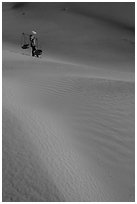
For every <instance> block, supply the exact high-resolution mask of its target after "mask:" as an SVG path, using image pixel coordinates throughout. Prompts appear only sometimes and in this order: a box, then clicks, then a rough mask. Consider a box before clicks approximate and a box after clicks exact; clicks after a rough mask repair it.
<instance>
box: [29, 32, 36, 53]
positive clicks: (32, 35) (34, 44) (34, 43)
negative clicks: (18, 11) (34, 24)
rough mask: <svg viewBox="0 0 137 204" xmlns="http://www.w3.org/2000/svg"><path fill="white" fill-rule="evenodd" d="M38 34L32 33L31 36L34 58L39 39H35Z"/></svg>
mask: <svg viewBox="0 0 137 204" xmlns="http://www.w3.org/2000/svg"><path fill="white" fill-rule="evenodd" d="M36 34H37V33H36V32H35V31H32V34H31V35H30V46H31V48H32V56H33V57H34V56H35V51H36V49H37V47H36V46H37V38H36V37H35V35H36Z"/></svg>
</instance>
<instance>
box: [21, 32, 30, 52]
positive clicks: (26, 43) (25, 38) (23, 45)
mask: <svg viewBox="0 0 137 204" xmlns="http://www.w3.org/2000/svg"><path fill="white" fill-rule="evenodd" d="M29 47H30V43H29V35H28V34H25V33H22V36H21V48H22V49H28V48H29Z"/></svg>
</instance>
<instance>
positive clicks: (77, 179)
mask: <svg viewBox="0 0 137 204" xmlns="http://www.w3.org/2000/svg"><path fill="white" fill-rule="evenodd" d="M30 8H32V13H33V10H34V11H35V9H36V7H35V6H32V7H31V6H30V5H29V7H27V8H26V11H29V9H30ZM52 9H53V8H52ZM52 9H51V11H52ZM53 11H54V15H55V16H56V15H57V16H58V18H56V23H57V22H58V26H59V25H60V26H63V25H64V26H65V25H66V24H63V21H60V20H61V16H62V15H67V17H66V20H67V21H68V22H69V21H70V22H71V19H73V20H75V21H76V22H78V19H80V21H81V19H82V26H84V23H87V24H85V27H82V28H80V27H79V28H80V29H81V30H83V29H84V28H85V29H86V31H87V30H88V25H89V24H88V23H89V22H88V21H89V19H88V20H87V19H86V17H84V16H83V14H82V16H80V14H78V16H77V15H76V14H75V15H76V16H75V15H74V13H73V12H72V13H71V12H70V13H69V14H68V13H67V14H64V13H63V14H62V11H60V10H59V11H58V7H56V6H55V8H54V9H53ZM53 11H52V12H53ZM5 12H7V14H8V15H9V16H11V17H12V18H13V19H12V18H9V21H6V19H7V16H6V15H5V14H6V13H4V14H3V15H4V20H5V21H4V26H5V27H4V28H3V33H4V45H3V178H2V179H3V201H28V202H29V201H104V202H105V201H134V199H135V198H134V189H135V186H134V179H135V178H134V173H135V172H134V141H135V138H134V134H135V133H134V126H135V125H134V62H133V59H134V48H133V47H132V46H131V44H127V43H125V44H124V43H123V42H122V44H121V45H118V44H117V45H116V46H114V44H115V43H114V42H115V41H114V39H112V42H113V43H112V44H111V46H110V44H109V43H110V42H109V41H107V39H106V41H105V42H106V43H107V44H106V45H104V47H105V51H104V54H103V51H101V49H100V48H101V47H100V46H99V45H96V53H97V52H99V50H100V53H99V58H98V61H97V62H96V60H95V61H94V60H93V63H92V60H91V59H90V57H89V58H88V57H87V56H86V53H87V49H88V51H90V52H91V53H93V52H94V51H93V50H92V49H93V48H92V46H91V47H88V48H87V49H86V44H85V41H84V40H83V41H82V44H83V45H82V46H83V49H84V51H83V52H82V53H80V52H79V51H78V50H77V51H78V53H79V56H80V58H79V57H77V56H76V58H75V56H72V55H73V54H72V53H71V52H72V50H71V51H69V49H70V48H69V49H68V50H67V52H69V55H68V53H67V55H65V49H64V48H59V50H58V51H57V50H56V52H54V51H53V50H54V46H53V50H52V49H51V50H50V51H49V53H48V54H47V55H45V54H44V55H43V58H42V59H36V58H31V57H30V56H27V55H22V51H19V49H18V47H17V45H16V43H15V42H14V39H15V37H16V35H17V33H16V32H15V31H14V29H13V28H12V29H13V30H12V29H11V33H12V35H11V36H10V37H11V38H12V39H9V38H8V34H6V31H7V30H8V29H10V28H9V27H8V26H7V25H9V23H11V22H10V21H13V20H14V21H15V19H16V18H15V17H16V15H17V13H18V12H19V10H18V9H17V10H15V11H14V10H8V11H5ZM14 15H15V16H14ZM29 15H30V13H29ZM38 15H40V12H39V13H38ZM45 15H47V16H48V17H49V16H50V15H51V14H50V13H48V12H47V13H46V14H45ZM68 15H69V16H68ZM25 18H27V17H25ZM21 19H22V17H21V18H18V19H17V20H16V26H17V28H18V31H19V30H20V29H21V27H20V24H19V22H21V21H22V20H21ZM51 19H52V17H51ZM54 20H55V19H54V18H53V19H52V29H53V30H54V29H56V25H57V24H56V23H55V24H53V22H54ZM14 21H13V22H14ZM37 21H39V18H38V20H37ZM39 22H40V21H39ZM43 22H44V20H43V21H41V26H42V25H44V24H43ZM46 22H49V25H48V26H49V27H48V28H49V30H50V28H51V27H50V26H51V24H50V23H51V21H50V20H49V21H48V20H47V19H46ZM59 22H61V24H59ZM64 22H65V20H64ZM92 22H93V23H94V25H95V27H96V28H95V30H96V33H97V34H98V36H96V37H97V38H96V40H97V41H98V38H100V40H101V41H100V42H101V43H102V42H104V37H102V36H101V35H99V32H98V31H99V30H98V29H102V33H103V32H104V33H105V34H107V30H109V28H110V25H104V27H103V25H102V24H101V23H99V24H98V23H97V22H96V21H95V22H94V20H92ZM31 23H32V24H34V21H33V17H31V19H30V21H29V23H28V25H30V24H31ZM37 23H38V22H37ZM96 23H97V24H96ZM70 25H71V24H69V26H70ZM74 25H75V23H74V21H73V23H72V28H73V26H74ZM23 26H24V24H23ZM13 27H15V25H14V24H13ZM28 27H29V26H28ZM103 28H105V29H104V30H103ZM52 29H51V30H52ZM113 29H114V30H115V34H117V35H115V36H116V38H117V39H119V38H121V36H122V35H123V33H124V35H126V36H127V37H128V39H129V38H132V40H133V34H131V33H130V32H129V33H128V32H127V31H125V30H122V29H121V30H120V29H119V28H115V27H114V28H113ZM53 30H52V31H53ZM114 30H113V31H114ZM52 31H50V32H51V33H52ZM60 32H61V27H60ZM56 34H57V35H58V31H57V33H56ZM69 34H70V33H68V36H69ZM72 34H73V37H75V36H76V34H77V33H76V31H75V30H74V31H73V32H72V33H71V35H72ZM64 35H65V34H64ZM87 35H89V36H90V31H89V33H88V32H87ZM49 36H50V35H49ZM66 36H67V35H66ZM68 36H67V37H66V41H67V40H68V39H69V38H68ZM92 37H93V36H92ZM113 37H114V36H113ZM113 37H112V38H113ZM60 39H61V38H60ZM64 39H65V36H64ZM92 40H93V41H94V38H93V39H92V38H91V41H92ZM43 41H44V38H43ZM49 42H50V41H48V43H49ZM54 43H55V44H56V45H58V41H57V39H55V42H54ZM66 44H67V43H66ZM48 46H50V43H49V45H48ZM117 46H118V47H117ZM119 46H123V47H122V48H121V50H119ZM125 46H127V47H128V48H129V52H128V51H124V52H123V49H124V47H125ZM51 47H52V46H51ZM70 47H71V46H70ZM73 48H74V52H75V49H76V46H75V45H74V46H73ZM102 48H103V47H102ZM63 49H64V54H63V52H62V51H63ZM117 50H119V53H117V52H116V51H117ZM110 52H111V55H112V56H114V58H113V57H112V58H113V59H112V58H111V59H110V60H108V62H105V61H104V59H105V56H107V54H108V56H109V54H110ZM56 53H57V55H56ZM115 53H116V54H115ZM101 56H104V57H102V60H101ZM96 57H97V56H95V59H96ZM93 58H94V57H93ZM113 60H115V64H113ZM85 61H86V63H85ZM131 62H132V63H131ZM101 64H102V67H101ZM110 65H112V66H110ZM114 65H117V67H116V68H114ZM129 65H130V66H129ZM109 66H110V68H109Z"/></svg>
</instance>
